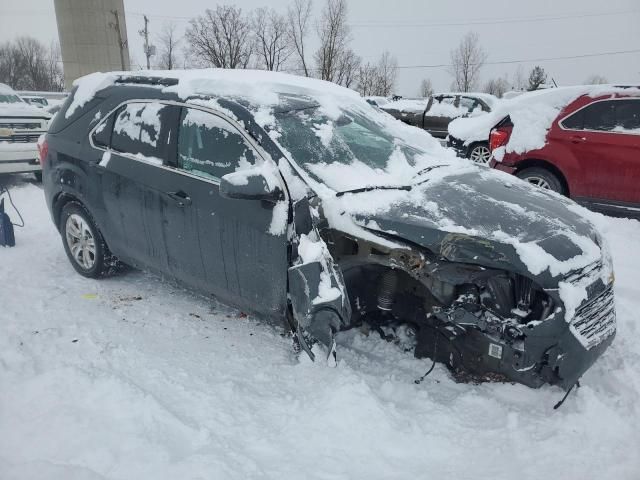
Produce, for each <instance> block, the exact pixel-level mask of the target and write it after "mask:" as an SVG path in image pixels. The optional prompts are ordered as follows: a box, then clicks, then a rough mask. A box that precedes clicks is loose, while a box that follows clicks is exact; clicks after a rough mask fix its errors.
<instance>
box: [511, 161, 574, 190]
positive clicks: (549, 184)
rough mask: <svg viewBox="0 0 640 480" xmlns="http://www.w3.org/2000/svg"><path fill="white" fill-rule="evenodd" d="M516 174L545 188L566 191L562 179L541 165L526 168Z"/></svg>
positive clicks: (532, 183)
mask: <svg viewBox="0 0 640 480" xmlns="http://www.w3.org/2000/svg"><path fill="white" fill-rule="evenodd" d="M516 176H517V177H518V178H520V179H522V180H524V181H525V182H528V183H530V184H531V185H535V186H536V187H539V188H543V189H545V190H553V191H554V192H558V193H564V191H563V190H564V189H563V188H562V183H561V182H560V179H559V178H558V177H557V176H555V175H554V174H553V173H551V172H550V171H549V170H547V169H545V168H540V167H532V168H525V169H524V170H522V171H520V172H518V173H517V174H516Z"/></svg>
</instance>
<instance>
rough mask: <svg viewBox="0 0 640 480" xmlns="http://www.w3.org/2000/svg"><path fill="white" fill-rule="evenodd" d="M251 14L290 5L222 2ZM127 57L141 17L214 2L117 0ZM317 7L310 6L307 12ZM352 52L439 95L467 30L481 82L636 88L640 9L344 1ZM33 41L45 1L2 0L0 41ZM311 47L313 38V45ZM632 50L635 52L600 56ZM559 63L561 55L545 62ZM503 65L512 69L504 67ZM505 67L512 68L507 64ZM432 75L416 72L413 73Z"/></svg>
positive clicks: (136, 47) (618, 0)
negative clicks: (425, 83)
mask: <svg viewBox="0 0 640 480" xmlns="http://www.w3.org/2000/svg"><path fill="white" fill-rule="evenodd" d="M221 3H232V4H235V5H237V6H240V7H242V8H243V9H244V10H250V9H253V8H255V7H261V6H272V7H273V8H275V9H276V10H279V11H282V12H284V11H285V9H286V5H287V4H288V3H289V1H288V0H272V1H271V2H267V1H265V0H235V1H233V0H228V1H227V2H221ZM124 4H125V10H126V11H127V18H126V22H127V30H128V34H129V43H130V52H131V55H132V57H133V58H134V59H135V60H137V61H138V62H139V63H142V62H143V60H144V55H143V51H142V39H141V37H140V36H139V35H138V33H137V32H138V30H139V29H140V28H141V27H142V24H143V21H142V14H143V13H146V14H147V15H148V16H149V18H150V25H149V28H150V31H151V32H152V33H154V32H158V31H159V30H160V29H161V28H162V26H163V24H164V23H166V22H170V21H171V22H175V23H176V24H177V26H178V27H179V29H180V31H183V30H184V27H185V26H186V25H187V22H188V18H189V17H192V16H195V15H198V14H200V13H202V12H203V11H204V9H205V8H207V7H209V8H211V6H213V5H215V2H214V1H212V0H124ZM323 4H324V0H314V13H315V15H317V14H318V12H319V11H320V9H321V6H322V5H323ZM348 5H349V22H350V25H351V30H352V37H353V39H352V47H353V48H354V50H355V51H356V52H357V53H358V54H359V55H360V56H361V57H362V58H363V59H364V60H365V61H375V60H376V59H377V58H378V57H379V56H380V54H381V53H382V52H383V51H384V50H389V51H390V52H391V53H392V54H394V55H395V56H396V57H397V59H398V63H399V65H400V66H401V67H407V68H400V69H399V72H398V80H397V87H396V90H397V92H398V93H400V94H403V95H405V96H411V95H416V94H417V93H418V87H419V84H420V81H421V79H423V78H430V79H431V80H432V82H433V85H434V87H435V88H436V89H437V90H446V89H448V88H449V86H450V84H451V76H450V75H449V74H448V72H447V67H446V66H434V65H444V64H448V63H450V50H451V49H453V48H455V46H456V45H457V44H458V43H459V41H460V39H461V37H462V36H463V35H464V34H465V33H466V32H468V31H470V30H473V31H476V32H477V33H478V35H479V39H480V44H481V45H482V47H483V48H484V50H485V51H486V52H487V55H488V57H487V64H486V65H485V66H484V67H483V69H482V72H481V76H482V79H483V81H484V80H487V79H488V78H491V77H494V76H501V75H503V74H507V75H509V77H512V76H513V74H514V72H515V70H516V68H517V66H518V64H521V65H522V68H523V69H524V70H525V71H526V72H528V71H529V70H530V69H531V68H532V67H533V66H534V65H541V66H542V67H544V69H545V70H546V71H547V72H548V73H549V75H550V76H552V77H553V78H554V79H555V80H556V82H557V83H558V84H559V85H569V84H576V83H582V82H583V81H584V80H585V79H586V78H587V77H588V76H590V75H592V74H600V75H604V76H605V77H606V78H607V79H608V80H609V81H611V82H635V83H639V82H640V28H639V26H640V2H639V1H638V0H609V1H607V2H602V1H601V0H536V1H527V2H524V1H521V0H515V1H514V0H458V1H455V2H452V1H439V2H434V1H425V0H395V1H394V0H348ZM18 35H33V36H34V37H36V38H38V39H40V40H42V41H44V42H47V43H49V42H50V41H52V40H57V27H56V21H55V12H54V8H53V0H19V1H17V0H0V41H6V40H10V39H12V38H14V37H16V36H18ZM311 41H313V39H311ZM629 50H635V52H633V53H621V54H617V55H613V54H609V55H599V56H595V55H597V54H601V53H608V52H623V51H629ZM557 57H581V58H563V59H557V60H551V58H557ZM506 62H510V63H506ZM511 62H513V63H511ZM425 65H427V66H434V67H431V68H423V67H421V68H414V67H417V66H425Z"/></svg>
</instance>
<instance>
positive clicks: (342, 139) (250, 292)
mask: <svg viewBox="0 0 640 480" xmlns="http://www.w3.org/2000/svg"><path fill="white" fill-rule="evenodd" d="M154 73H155V75H165V76H164V77H154V76H149V74H142V76H122V75H121V74H93V75H90V76H88V77H86V78H84V79H81V80H79V82H78V85H77V87H76V89H75V90H74V92H73V93H72V98H71V99H69V100H68V101H67V102H65V104H64V105H63V108H62V109H61V111H60V112H59V113H58V114H57V115H56V117H55V118H54V120H53V122H52V125H51V127H50V130H49V132H48V133H47V135H46V139H45V141H44V143H43V146H42V149H41V152H42V157H41V158H42V162H43V173H44V191H45V200H46V204H47V206H48V208H49V210H50V213H51V218H52V220H53V223H54V225H55V226H56V227H57V228H58V229H59V231H60V234H61V238H62V243H63V246H64V249H65V251H66V253H67V256H68V258H69V261H70V262H71V264H72V265H73V267H74V268H75V269H76V270H77V271H78V273H80V274H82V275H84V276H87V277H91V278H98V277H101V276H104V275H107V274H109V273H111V272H112V271H113V268H114V266H115V265H116V264H117V262H118V260H120V261H123V262H125V263H127V264H130V265H133V266H138V267H141V268H145V269H149V270H152V271H156V272H161V273H162V274H163V275H167V276H170V277H173V278H175V279H177V280H179V281H180V282H183V283H184V284H186V285H188V286H190V287H192V288H195V289H198V290H200V291H203V292H205V293H206V294H213V295H215V296H217V297H218V298H220V299H221V300H223V301H225V302H228V303H230V304H234V305H236V306H238V307H240V308H243V309H244V310H246V311H253V312H256V313H258V314H259V315H260V316H261V317H262V318H264V319H269V320H272V321H274V322H277V323H279V324H281V325H282V324H285V325H286V326H287V328H288V329H290V330H291V331H292V332H293V333H294V335H295V336H294V338H295V339H297V342H298V345H299V346H300V347H301V348H302V349H304V350H305V351H307V352H308V353H309V355H310V356H312V357H313V353H312V352H311V350H310V348H309V345H310V344H311V343H312V342H313V339H316V340H317V341H320V342H321V343H323V344H324V345H325V346H326V351H327V352H329V358H330V359H331V358H332V357H333V358H334V359H335V334H336V333H337V332H338V331H340V330H346V329H349V328H353V327H358V326H362V325H363V324H367V325H369V326H370V327H371V330H372V331H378V332H379V333H381V335H383V336H384V338H387V339H394V340H396V341H398V342H402V343H403V347H404V348H406V349H407V350H409V351H413V352H414V354H415V355H416V356H417V357H419V358H423V357H431V358H432V359H433V360H434V361H439V362H442V363H445V364H446V365H447V366H448V367H449V368H450V369H451V371H452V372H453V374H454V375H456V376H457V377H458V378H460V379H469V378H475V379H502V380H511V381H517V382H521V383H523V384H526V385H529V386H531V387H539V386H541V385H542V384H543V383H545V382H548V383H552V384H556V385H559V386H561V387H563V388H565V389H569V388H571V387H572V386H573V385H574V384H575V383H576V382H577V380H578V378H579V377H580V376H581V375H582V374H583V373H584V372H585V371H586V370H587V369H588V368H589V367H590V366H591V364H592V363H593V362H594V361H595V360H596V359H597V358H598V357H599V356H600V355H601V354H602V353H603V352H604V351H605V350H606V349H607V347H608V346H609V344H610V343H611V342H612V341H613V338H614V336H615V329H616V327H615V312H614V310H613V302H614V292H613V288H612V284H611V282H612V278H613V277H612V270H611V268H612V267H611V260H610V257H609V256H608V254H607V251H606V247H605V245H604V243H603V240H602V238H601V237H600V235H599V233H598V232H597V230H596V229H595V227H594V226H593V225H592V224H591V223H590V222H589V220H588V219H586V218H585V217H583V216H582V215H581V214H580V213H579V212H576V211H574V209H572V208H571V207H572V205H573V204H572V202H570V201H569V200H566V201H563V200H562V199H561V200H560V201H559V200H558V199H557V198H556V196H554V195H551V194H548V193H546V192H541V191H539V190H538V189H535V188H534V187H532V186H531V185H527V184H525V183H523V182H505V180H504V175H503V174H499V173H497V172H493V171H491V170H488V169H480V168H479V167H477V166H475V165H472V164H470V163H469V162H465V161H463V160H460V159H458V158H457V157H456V156H455V155H454V154H453V153H452V152H451V151H449V150H447V149H443V148H442V147H440V145H439V144H438V142H437V141H435V140H434V139H433V137H431V136H430V135H427V134H426V133H425V132H424V131H421V130H418V129H416V128H411V127H408V126H407V125H404V124H402V123H400V122H397V121H395V120H393V119H392V118H391V117H390V116H389V115H387V114H384V113H382V112H380V111H379V110H378V109H377V108H374V107H372V106H371V105H369V104H368V103H367V102H365V101H364V100H363V99H362V98H361V97H360V96H358V95H357V94H356V93H355V92H353V91H351V90H349V89H346V88H342V87H339V86H337V85H334V84H331V83H328V82H323V81H320V80H314V79H308V78H303V77H297V76H290V75H285V74H280V73H274V72H258V71H248V70H232V71H229V70H222V69H212V70H196V71H174V70H172V71H167V72H161V73H156V72H154ZM499 205H509V206H513V207H512V208H509V209H508V212H507V213H505V209H504V208H500V207H497V206H499ZM531 251H533V252H535V255H534V256H532V255H531V254H529V253H528V252H531ZM542 253H543V254H542ZM568 259H571V261H568ZM545 262H546V263H545ZM585 286H588V288H586V289H585ZM240 348H241V347H240Z"/></svg>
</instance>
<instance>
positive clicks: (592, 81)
mask: <svg viewBox="0 0 640 480" xmlns="http://www.w3.org/2000/svg"><path fill="white" fill-rule="evenodd" d="M606 83H609V80H607V78H606V77H603V76H602V75H598V74H594V75H590V76H589V77H587V79H586V80H585V81H584V84H585V85H604V84H606Z"/></svg>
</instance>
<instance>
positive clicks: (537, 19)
mask: <svg viewBox="0 0 640 480" xmlns="http://www.w3.org/2000/svg"><path fill="white" fill-rule="evenodd" d="M636 13H640V10H638V9H635V10H623V11H616V12H611V11H607V12H598V13H582V14H566V15H537V16H532V17H511V18H498V19H480V20H470V21H467V22H426V23H402V22H383V23H376V22H350V23H349V26H351V27H355V28H368V27H370V28H379V27H382V28H388V27H460V26H473V25H499V24H505V23H531V22H546V21H556V20H573V19H579V18H591V17H608V16H616V15H630V14H636ZM127 15H133V16H138V17H144V15H145V14H144V13H141V12H132V11H127ZM149 16H150V17H156V18H166V19H173V20H191V19H193V18H195V17H196V16H197V15H192V16H180V15H159V14H157V15H156V14H151V15H149Z"/></svg>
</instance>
